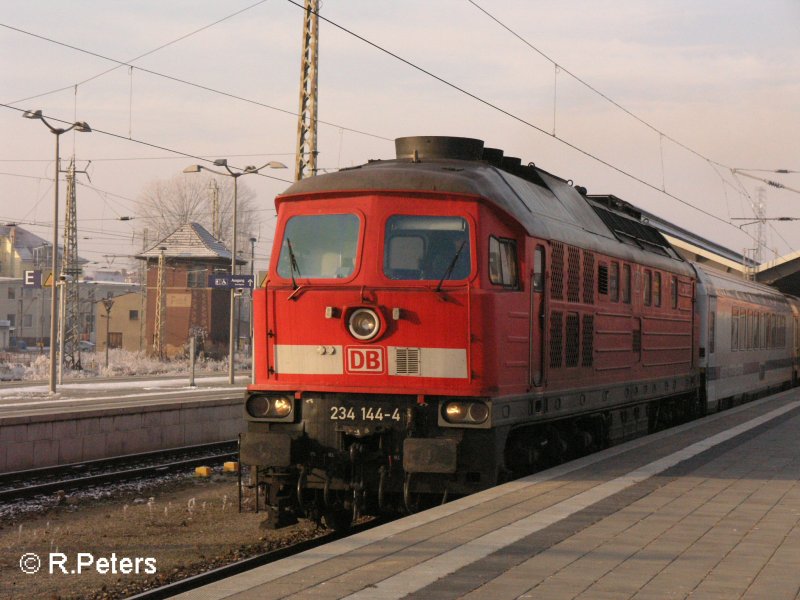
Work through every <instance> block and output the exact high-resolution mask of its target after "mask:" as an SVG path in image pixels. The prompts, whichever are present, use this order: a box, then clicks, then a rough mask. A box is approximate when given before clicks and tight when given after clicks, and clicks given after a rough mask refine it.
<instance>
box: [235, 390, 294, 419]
mask: <svg viewBox="0 0 800 600" xmlns="http://www.w3.org/2000/svg"><path fill="white" fill-rule="evenodd" d="M293 409H294V400H293V399H292V398H290V397H288V396H275V397H270V396H262V395H260V394H255V395H253V396H250V397H249V398H248V399H247V402H245V410H246V411H247V414H248V415H250V416H251V417H253V418H256V419H282V418H284V417H287V416H289V414H291V412H292V410H293Z"/></svg>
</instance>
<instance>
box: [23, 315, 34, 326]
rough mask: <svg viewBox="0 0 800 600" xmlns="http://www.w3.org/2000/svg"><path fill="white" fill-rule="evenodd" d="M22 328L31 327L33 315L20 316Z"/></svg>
mask: <svg viewBox="0 0 800 600" xmlns="http://www.w3.org/2000/svg"><path fill="white" fill-rule="evenodd" d="M22 326H23V327H33V315H22Z"/></svg>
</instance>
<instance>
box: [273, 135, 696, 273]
mask: <svg viewBox="0 0 800 600" xmlns="http://www.w3.org/2000/svg"><path fill="white" fill-rule="evenodd" d="M401 139H404V140H408V139H414V140H416V139H417V138H401ZM434 139H435V140H452V139H457V140H458V139H465V138H434ZM470 141H474V142H480V140H470ZM399 143H400V142H399V141H398V154H399V153H400V152H399V148H400V146H399ZM480 144H481V148H482V142H480ZM488 150H489V149H486V151H488ZM486 151H484V153H485V152H486ZM494 152H499V151H494ZM501 154H502V153H501ZM506 160H507V159H506ZM512 165H513V166H512V167H511V168H513V169H514V170H515V171H516V172H517V173H519V175H517V174H514V173H512V172H509V170H506V169H503V168H500V167H499V166H496V165H494V164H490V162H488V161H487V160H466V159H464V158H451V157H439V156H436V155H433V154H432V153H431V154H430V155H428V156H426V155H424V154H423V155H422V156H420V154H419V153H417V151H416V150H415V151H414V154H413V156H412V157H411V158H405V157H401V158H397V159H393V160H375V161H370V162H368V163H367V164H364V165H361V166H357V167H351V168H347V169H343V170H341V171H338V172H335V173H326V174H323V175H318V176H316V177H311V178H308V179H303V180H300V181H298V182H295V183H294V184H293V185H292V186H290V187H289V188H288V189H287V190H286V191H285V192H284V193H283V194H281V195H280V196H279V197H278V200H277V201H278V203H280V202H282V201H283V200H285V199H288V197H297V196H306V197H308V196H318V195H320V194H324V193H326V192H354V193H358V194H363V193H364V192H371V191H384V192H389V191H391V192H403V191H406V192H412V191H413V192H433V193H443V194H465V195H470V196H477V197H480V198H481V199H482V200H483V201H484V202H486V203H488V204H489V205H492V206H494V207H497V208H499V209H501V210H502V211H504V212H505V213H507V214H508V215H510V216H512V217H513V218H514V219H515V220H516V221H517V222H518V223H519V224H520V225H521V226H522V227H523V228H524V229H525V231H526V232H527V233H528V234H529V235H531V236H534V237H538V238H542V239H553V240H560V241H563V242H565V243H569V244H574V245H576V246H581V247H584V248H587V249H590V250H594V251H597V252H602V253H605V254H609V255H611V256H617V257H620V258H624V259H629V260H634V261H637V262H643V263H645V264H652V265H654V266H658V267H660V268H664V269H667V270H672V271H674V272H683V271H686V272H687V273H688V272H690V270H689V268H688V266H686V265H685V264H684V265H681V263H682V262H683V261H682V259H680V257H679V255H678V254H677V252H675V250H674V249H673V248H672V247H671V246H670V244H669V242H667V241H666V239H664V238H663V236H661V234H660V233H659V232H658V231H657V230H656V229H655V228H653V227H650V226H648V225H646V224H644V223H642V222H641V221H640V220H639V219H638V218H637V217H636V212H635V210H633V209H632V207H631V206H630V205H628V204H626V203H624V202H622V201H620V200H618V199H616V198H614V197H613V196H608V197H592V198H587V197H586V196H585V195H583V194H582V193H580V192H579V191H578V190H577V189H575V187H573V186H572V185H571V184H570V183H569V182H567V181H565V180H563V179H561V178H559V177H556V176H555V175H552V174H550V173H548V172H547V171H544V170H542V169H539V168H537V167H535V166H532V165H531V166H520V165H519V159H515V162H512ZM608 199H613V200H614V201H609V200H608Z"/></svg>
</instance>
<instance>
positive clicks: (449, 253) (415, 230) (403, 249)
mask: <svg viewBox="0 0 800 600" xmlns="http://www.w3.org/2000/svg"><path fill="white" fill-rule="evenodd" d="M471 271H472V261H471V258H470V242H469V224H468V223H467V221H466V219H463V218H461V217H434V216H419V215H394V216H392V217H390V218H389V220H388V221H387V222H386V241H385V244H384V256H383V273H384V275H386V276H387V277H388V278H389V279H395V280H406V281H407V280H414V279H416V280H421V279H424V280H433V281H439V280H453V279H466V278H467V277H469V274H470V272H471Z"/></svg>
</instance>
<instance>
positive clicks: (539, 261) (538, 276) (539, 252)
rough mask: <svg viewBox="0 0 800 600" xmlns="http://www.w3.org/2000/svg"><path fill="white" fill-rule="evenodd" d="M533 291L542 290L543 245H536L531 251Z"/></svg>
mask: <svg viewBox="0 0 800 600" xmlns="http://www.w3.org/2000/svg"><path fill="white" fill-rule="evenodd" d="M490 262H491V260H490ZM533 291H534V292H543V291H544V246H536V250H535V252H534V253H533Z"/></svg>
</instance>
